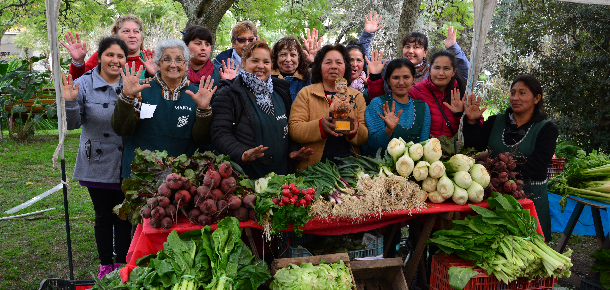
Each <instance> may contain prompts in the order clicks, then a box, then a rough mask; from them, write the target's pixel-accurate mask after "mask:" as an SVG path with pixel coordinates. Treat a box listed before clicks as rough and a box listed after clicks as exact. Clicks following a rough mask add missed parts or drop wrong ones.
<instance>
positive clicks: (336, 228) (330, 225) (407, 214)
mask: <svg viewBox="0 0 610 290" xmlns="http://www.w3.org/2000/svg"><path fill="white" fill-rule="evenodd" d="M519 203H520V204H521V205H522V206H523V208H524V209H527V210H529V211H530V214H531V215H532V216H534V217H535V218H536V219H538V215H537V214H536V208H535V207H534V203H533V202H532V201H531V200H529V199H523V200H520V201H519ZM428 205H429V207H428V208H427V209H423V210H415V211H409V210H403V211H395V212H385V213H383V214H381V215H371V216H369V217H368V218H366V219H363V220H362V221H359V222H358V223H354V222H353V221H351V220H338V219H320V218H314V219H312V220H310V221H309V222H308V223H307V225H306V226H305V228H304V232H305V233H309V234H314V235H344V234H350V233H357V232H365V231H369V230H374V229H378V228H381V227H384V226H387V225H391V224H395V223H400V222H404V221H407V220H409V219H412V218H415V217H419V216H422V215H427V214H433V213H443V212H452V211H461V212H474V211H473V210H472V209H471V208H470V207H469V206H468V205H457V204H455V203H453V202H451V201H448V202H445V203H441V204H434V203H428ZM475 205H478V206H482V207H485V208H489V205H488V204H487V202H485V201H484V202H481V203H478V204H475ZM239 227H252V228H258V229H262V227H261V226H260V225H259V224H258V223H256V222H255V221H247V222H241V223H239ZM201 228H203V227H202V226H201V225H198V224H191V223H190V222H189V221H188V220H187V219H186V218H182V219H179V220H178V223H177V224H175V225H173V226H172V227H171V228H170V229H167V230H165V229H155V228H152V227H151V226H150V224H149V223H148V222H145V223H144V225H138V227H137V229H136V232H135V234H134V236H133V240H132V241H131V245H130V247H129V251H128V252H127V265H126V267H124V268H123V269H121V271H120V273H121V277H122V278H123V281H127V277H128V276H129V273H130V272H131V270H132V269H133V268H135V266H136V260H137V259H139V258H141V257H143V256H146V255H149V254H153V253H156V252H158V251H160V250H162V249H163V243H164V242H165V241H166V240H167V236H168V235H169V233H170V232H172V231H173V230H176V231H177V232H178V233H179V234H181V233H184V232H188V231H192V230H197V229H201ZM212 228H213V229H214V230H215V229H216V225H215V224H214V225H212ZM537 231H538V232H539V233H540V234H542V229H541V228H540V223H538V229H537Z"/></svg>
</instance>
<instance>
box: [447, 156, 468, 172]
mask: <svg viewBox="0 0 610 290" xmlns="http://www.w3.org/2000/svg"><path fill="white" fill-rule="evenodd" d="M471 159H472V158H470V157H468V156H466V155H464V154H455V155H453V156H451V158H449V161H448V162H447V163H446V164H445V166H446V167H447V171H449V172H457V171H468V170H470V161H471ZM473 164H474V162H473Z"/></svg>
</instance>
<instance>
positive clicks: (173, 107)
mask: <svg viewBox="0 0 610 290" xmlns="http://www.w3.org/2000/svg"><path fill="white" fill-rule="evenodd" d="M189 59H190V54H189V49H188V48H187V47H186V45H185V44H184V42H182V41H180V40H167V41H164V42H162V43H161V44H159V46H158V47H157V49H156V50H155V63H156V65H157V67H158V70H157V73H156V74H155V76H154V78H153V80H152V81H151V82H150V83H147V84H142V82H141V81H140V80H139V77H140V74H141V70H140V71H138V73H135V68H134V67H131V68H130V67H129V64H127V65H126V73H122V77H123V91H121V93H120V94H119V100H120V102H117V103H116V106H115V107H114V112H113V114H112V118H111V120H110V123H111V126H112V129H113V130H114V132H115V133H116V134H117V135H119V136H130V137H129V141H128V142H127V144H126V145H125V152H124V155H123V171H122V174H121V176H122V177H123V178H127V177H129V176H130V175H131V168H130V167H131V162H132V161H133V158H134V156H135V153H134V151H135V149H136V148H140V149H142V150H147V149H148V150H151V151H154V150H159V151H162V150H165V151H167V153H168V155H169V156H179V155H182V154H186V155H187V156H189V157H190V156H191V155H192V154H193V153H195V150H196V149H197V148H198V146H199V145H201V144H205V143H210V122H211V120H212V108H211V107H210V101H211V99H212V95H213V94H214V92H215V91H216V87H215V86H214V80H213V79H211V77H210V76H208V77H207V78H205V79H203V77H202V79H201V82H200V84H199V87H197V86H195V85H191V84H190V83H189V81H188V75H187V73H186V70H187V63H188V62H189Z"/></svg>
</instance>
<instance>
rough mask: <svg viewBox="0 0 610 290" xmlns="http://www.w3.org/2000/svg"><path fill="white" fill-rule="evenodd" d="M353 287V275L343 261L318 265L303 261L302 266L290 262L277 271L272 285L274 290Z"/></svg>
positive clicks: (334, 289) (338, 289)
mask: <svg viewBox="0 0 610 290" xmlns="http://www.w3.org/2000/svg"><path fill="white" fill-rule="evenodd" d="M305 287H306V288H305ZM352 287H353V281H352V275H351V273H350V271H349V268H348V267H347V266H346V265H345V263H343V261H339V262H337V263H333V264H324V263H321V264H319V265H316V266H314V265H313V264H311V263H302V264H301V266H297V265H294V264H290V265H289V266H288V267H286V268H282V269H279V270H278V271H277V272H276V273H275V275H274V276H273V281H272V282H271V285H270V288H271V289H272V290H284V289H286V290H291V289H333V290H342V289H345V290H348V289H352Z"/></svg>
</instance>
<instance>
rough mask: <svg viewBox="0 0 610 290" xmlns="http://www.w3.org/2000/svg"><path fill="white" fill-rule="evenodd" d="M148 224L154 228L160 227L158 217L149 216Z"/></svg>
mask: <svg viewBox="0 0 610 290" xmlns="http://www.w3.org/2000/svg"><path fill="white" fill-rule="evenodd" d="M149 224H150V226H151V227H153V228H155V229H158V228H160V227H161V221H159V220H158V219H154V218H151V219H150V220H149Z"/></svg>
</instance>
